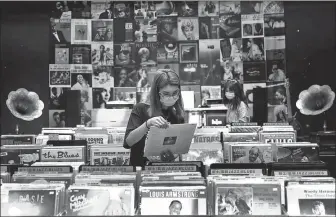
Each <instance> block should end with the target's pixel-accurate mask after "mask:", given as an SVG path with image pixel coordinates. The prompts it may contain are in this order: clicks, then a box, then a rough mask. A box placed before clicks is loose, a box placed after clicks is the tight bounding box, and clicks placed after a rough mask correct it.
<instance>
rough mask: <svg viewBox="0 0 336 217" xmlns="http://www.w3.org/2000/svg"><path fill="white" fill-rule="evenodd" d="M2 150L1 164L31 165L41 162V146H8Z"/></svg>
mask: <svg viewBox="0 0 336 217" xmlns="http://www.w3.org/2000/svg"><path fill="white" fill-rule="evenodd" d="M0 150H1V164H18V165H31V164H33V163H35V162H39V161H41V146H39V145H6V146H2V147H1V148H0Z"/></svg>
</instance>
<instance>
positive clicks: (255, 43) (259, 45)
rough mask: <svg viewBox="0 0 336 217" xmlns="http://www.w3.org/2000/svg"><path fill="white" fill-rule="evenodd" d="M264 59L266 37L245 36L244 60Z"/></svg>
mask: <svg viewBox="0 0 336 217" xmlns="http://www.w3.org/2000/svg"><path fill="white" fill-rule="evenodd" d="M264 60H265V50H264V38H243V61H264Z"/></svg>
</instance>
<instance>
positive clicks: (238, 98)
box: [223, 80, 247, 110]
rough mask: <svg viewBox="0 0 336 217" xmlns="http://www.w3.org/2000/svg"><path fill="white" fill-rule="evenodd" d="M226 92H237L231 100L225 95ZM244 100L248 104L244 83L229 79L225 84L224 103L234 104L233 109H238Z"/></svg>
mask: <svg viewBox="0 0 336 217" xmlns="http://www.w3.org/2000/svg"><path fill="white" fill-rule="evenodd" d="M226 92H233V93H234V94H235V97H234V98H233V99H232V100H229V99H227V98H226V97H225V93H226ZM241 102H244V103H245V104H246V105H247V100H246V97H245V94H244V91H243V88H242V85H241V84H240V83H239V82H237V81H235V80H233V81H227V82H226V83H225V85H224V91H223V103H224V105H228V104H230V105H232V109H233V110H236V109H237V108H238V107H239V105H240V103H241Z"/></svg>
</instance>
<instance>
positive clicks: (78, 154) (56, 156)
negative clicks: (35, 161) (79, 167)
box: [41, 147, 85, 162]
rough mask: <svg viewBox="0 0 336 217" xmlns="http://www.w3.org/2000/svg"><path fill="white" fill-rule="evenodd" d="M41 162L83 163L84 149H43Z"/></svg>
mask: <svg viewBox="0 0 336 217" xmlns="http://www.w3.org/2000/svg"><path fill="white" fill-rule="evenodd" d="M41 161H55V162H57V161H85V155H84V147H81V148H75V147H72V148H71V149H70V148H43V149H42V153H41Z"/></svg>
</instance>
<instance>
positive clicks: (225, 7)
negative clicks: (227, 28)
mask: <svg viewBox="0 0 336 217" xmlns="http://www.w3.org/2000/svg"><path fill="white" fill-rule="evenodd" d="M237 14H241V6H240V1H237V2H235V1H220V2H219V15H220V16H221V15H237Z"/></svg>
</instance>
